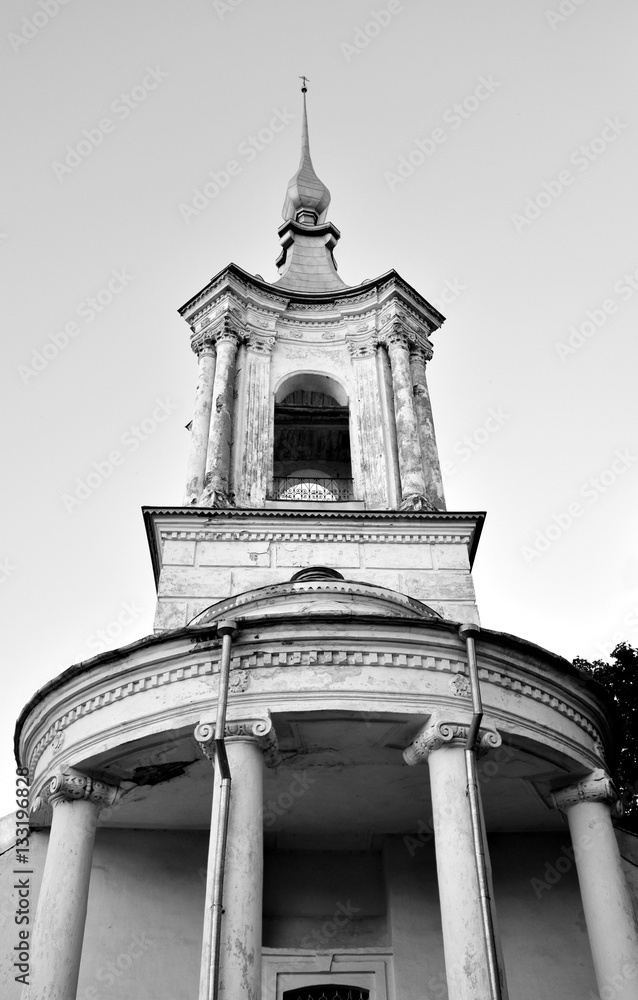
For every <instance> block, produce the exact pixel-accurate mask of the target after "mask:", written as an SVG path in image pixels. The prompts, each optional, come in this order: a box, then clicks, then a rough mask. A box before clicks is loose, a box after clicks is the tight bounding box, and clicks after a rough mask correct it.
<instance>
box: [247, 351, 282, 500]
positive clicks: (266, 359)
mask: <svg viewBox="0 0 638 1000" xmlns="http://www.w3.org/2000/svg"><path fill="white" fill-rule="evenodd" d="M274 343H275V338H274V337H264V336H261V335H259V334H253V335H252V336H251V338H250V340H249V343H248V349H247V352H246V360H247V368H248V373H247V377H246V420H245V436H244V445H243V447H242V458H241V489H242V493H243V502H244V503H245V504H246V506H249V507H263V506H264V501H265V500H266V492H267V489H268V483H269V481H270V478H271V474H272V454H273V442H272V426H271V424H272V420H271V413H270V408H271V404H270V363H271V356H272V349H273V346H274Z"/></svg>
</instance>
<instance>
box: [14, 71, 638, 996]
mask: <svg viewBox="0 0 638 1000" xmlns="http://www.w3.org/2000/svg"><path fill="white" fill-rule="evenodd" d="M305 100H306V95H305V87H304V116H303V129H302V153H301V162H300V166H299V169H298V171H297V173H296V174H295V175H294V177H293V178H292V180H291V181H290V184H289V186H288V189H287V193H286V199H285V204H284V212H283V215H284V223H283V225H282V226H281V228H280V230H279V235H280V238H281V254H280V256H279V259H278V261H277V269H278V276H277V277H276V278H275V280H273V281H271V282H269V281H266V280H264V279H263V278H262V277H260V276H259V275H251V274H248V273H247V272H246V271H243V270H242V269H241V268H240V267H237V266H236V265H234V264H230V265H229V266H228V267H226V268H225V269H224V270H222V271H220V272H219V273H218V274H217V275H216V277H214V278H213V279H212V280H211V281H210V282H209V283H208V284H207V285H206V287H205V288H203V289H202V290H201V291H200V292H198V293H197V294H196V295H194V296H193V297H192V298H191V299H190V300H189V301H188V302H187V303H186V305H185V306H183V307H182V309H181V310H180V313H181V315H182V316H183V317H184V319H185V320H186V322H187V323H188V327H189V330H190V341H191V346H192V349H193V351H194V352H195V355H196V357H197V366H198V382H197V389H196V393H195V405H194V410H193V419H192V424H191V425H190V440H189V452H188V472H187V482H186V487H185V495H184V502H183V505H182V506H180V507H152V508H150V507H149V508H146V509H145V511H144V517H145V523H146V528H147V534H148V540H149V545H150V551H151V558H152V562H153V567H154V571H155V577H156V582H157V609H156V616H155V624H154V634H153V635H150V636H148V637H146V638H144V639H141V640H140V641H138V642H136V643H133V644H132V645H129V646H126V647H124V648H121V649H117V650H112V651H110V652H107V653H104V654H102V655H100V656H97V657H95V658H94V659H92V660H89V661H87V662H84V663H80V664H76V665H75V666H72V667H70V668H69V669H68V670H67V671H65V673H63V674H61V675H60V676H59V677H57V678H55V679H54V680H52V681H51V682H50V683H49V684H48V685H47V686H46V687H45V688H44V689H43V690H41V691H39V692H38V693H37V694H36V695H35V696H34V697H33V699H32V700H31V701H30V702H29V704H28V705H27V706H26V707H25V709H24V711H23V713H22V715H21V717H20V719H19V721H18V726H17V731H16V753H17V757H18V759H19V761H20V764H21V766H25V767H28V768H29V771H30V775H31V792H32V813H31V823H32V852H33V853H32V858H33V866H34V883H35V884H34V889H36V888H38V887H39V891H38V893H37V895H38V900H37V913H36V920H35V928H34V936H33V945H32V947H33V950H32V970H33V974H32V982H31V985H30V987H29V988H28V990H27V992H26V1000H71V998H73V997H76V996H77V997H79V998H81V1000H106V998H109V997H115V996H117V997H118V998H120V1000H176V998H178V997H179V998H191V1000H213V998H219V1000H258V998H261V1000H299V998H303V1000H416V998H417V997H418V998H423V1000H440V998H444V997H448V998H449V1000H497V998H500V1000H504V998H507V996H508V995H511V997H512V998H514V997H515V998H516V1000H541V998H543V1000H550V998H552V1000H553V998H555V997H561V1000H582V998H584V997H590V996H592V997H593V996H600V997H602V998H607V997H611V996H613V998H614V1000H636V998H637V997H638V932H637V929H636V920H635V913H634V899H633V896H632V892H631V891H630V887H629V884H628V882H627V879H626V875H625V867H626V863H625V862H623V859H622V858H621V855H620V852H619V847H618V838H619V837H622V834H620V833H619V832H618V831H617V830H615V828H614V823H613V819H614V817H615V815H616V812H617V808H618V806H617V801H616V800H617V795H616V792H615V789H614V787H613V784H612V782H611V780H610V778H609V775H608V767H607V763H606V761H607V760H608V759H609V755H610V753H611V752H612V751H613V747H614V734H613V715H612V714H611V712H610V706H609V704H608V703H607V701H606V698H605V694H604V692H603V691H602V690H601V689H600V688H599V687H598V686H597V685H595V684H594V683H592V682H591V681H589V680H587V679H585V678H583V677H581V676H580V675H579V674H578V673H577V672H576V671H575V670H574V669H573V667H572V666H571V665H570V664H569V663H568V662H567V661H565V660H563V659H562V658H561V657H558V656H555V655H553V654H552V653H549V652H547V651H546V650H544V649H540V648H539V647H537V646H535V645H533V644H532V643H530V642H527V641H525V640H523V639H518V638H516V637H514V636H511V635H505V634H502V633H497V632H493V631H489V630H486V629H481V628H480V626H479V616H478V610H477V607H476V600H475V594H474V587H473V582H472V573H471V570H472V563H473V559H474V555H475V552H476V548H477V545H478V542H479V537H480V532H481V527H482V524H483V519H484V515H483V513H481V512H476V511H471V510H470V511H461V512H458V511H448V510H447V509H446V506H445V500H444V493H443V483H442V479H441V471H440V466H439V459H438V453H437V446H436V437H435V432H434V423H433V418H432V410H431V406H430V397H429V392H428V385H427V380H426V369H428V367H429V364H430V361H431V359H432V353H433V349H432V337H433V336H434V335H435V334H436V332H437V330H438V329H439V328H440V326H441V324H442V323H443V316H441V314H440V313H439V312H438V311H437V310H436V309H435V308H433V306H431V305H430V304H429V302H428V301H427V300H426V299H425V298H423V297H422V296H421V295H420V294H419V293H418V292H416V291H415V290H414V289H413V288H411V287H410V286H409V285H408V284H407V283H406V282H405V281H403V280H402V279H401V278H400V276H399V275H398V274H396V272H394V271H388V272H387V273H385V274H383V275H382V276H381V277H379V278H377V279H375V280H370V281H365V282H363V283H362V284H360V285H356V286H349V285H347V284H346V283H345V282H344V281H343V279H342V278H341V277H340V275H339V273H338V271H337V265H336V262H335V256H334V254H335V248H336V245H337V242H338V240H339V237H340V234H339V231H338V230H337V228H336V227H335V226H334V225H333V224H332V222H330V221H329V220H328V217H327V213H328V208H329V204H330V195H329V192H328V190H327V188H326V187H325V185H324V184H323V183H322V182H321V181H320V180H319V178H318V177H317V175H316V173H315V171H314V168H313V165H312V161H311V158H310V149H309V141H308V125H307V118H306V109H305ZM624 847H625V848H626V849H627V851H632V850H633V851H635V848H633V847H632V846H631V845H630V844H627V843H625V844H624ZM623 853H626V851H623ZM8 877H10V878H11V879H13V877H14V876H13V875H12V874H9V875H8ZM9 989H10V990H11V989H13V983H11V985H10V987H9ZM508 990H509V991H510V992H509V993H508ZM610 991H611V992H610ZM9 995H10V996H11V997H13V996H17V993H11V992H10V993H9Z"/></svg>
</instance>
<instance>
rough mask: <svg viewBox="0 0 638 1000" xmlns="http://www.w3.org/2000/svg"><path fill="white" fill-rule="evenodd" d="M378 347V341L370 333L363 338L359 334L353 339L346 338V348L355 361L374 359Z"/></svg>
mask: <svg viewBox="0 0 638 1000" xmlns="http://www.w3.org/2000/svg"><path fill="white" fill-rule="evenodd" d="M378 346H379V345H378V343H377V341H376V340H375V339H374V337H373V336H372V335H371V334H369V333H367V334H364V335H363V336H362V335H361V334H358V335H355V336H353V337H346V347H347V348H348V353H349V354H350V357H351V358H352V360H353V361H359V360H361V359H364V358H373V357H374V356H375V355H376V353H377V347H378Z"/></svg>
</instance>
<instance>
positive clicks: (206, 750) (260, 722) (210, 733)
mask: <svg viewBox="0 0 638 1000" xmlns="http://www.w3.org/2000/svg"><path fill="white" fill-rule="evenodd" d="M193 735H194V737H195V739H196V740H197V742H198V743H199V747H200V749H201V751H202V753H203V754H204V756H205V757H208V759H209V760H213V759H214V756H215V751H214V741H215V723H214V722H204V721H202V722H200V723H199V724H198V725H197V726H195V731H194V733H193ZM224 740H225V741H227V742H230V743H232V742H234V741H236V742H239V741H240V740H248V741H254V742H255V743H256V744H257V745H258V746H259V748H260V750H262V751H263V754H264V758H265V761H266V765H267V766H268V767H276V766H277V764H279V763H280V761H281V757H280V755H279V745H278V743H277V734H276V732H275V729H274V726H273V724H272V719H271V718H270V717H266V718H259V719H256V718H252V719H229V720H227V722H226V725H225V726H224Z"/></svg>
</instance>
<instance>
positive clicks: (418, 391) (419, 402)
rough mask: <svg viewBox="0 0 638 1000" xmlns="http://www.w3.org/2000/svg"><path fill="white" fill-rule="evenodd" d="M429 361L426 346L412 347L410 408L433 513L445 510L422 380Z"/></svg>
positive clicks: (424, 378) (433, 434)
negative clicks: (413, 413)
mask: <svg viewBox="0 0 638 1000" xmlns="http://www.w3.org/2000/svg"><path fill="white" fill-rule="evenodd" d="M431 359H432V348H431V346H430V345H429V344H428V345H427V346H426V347H413V348H412V349H411V351H410V369H411V372H412V391H413V393H414V407H415V410H416V415H417V423H418V427H419V441H420V443H421V456H422V458H423V472H424V475H425V488H426V493H427V497H428V500H430V502H431V503H432V505H433V506H434V507H436V509H437V510H445V497H444V495H443V479H442V478H441V466H440V464H439V450H438V448H437V446H436V434H435V432H434V420H433V417H432V405H431V403H430V393H429V392H428V383H427V379H426V377H425V366H426V364H427V362H428V361H430V360H431Z"/></svg>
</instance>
